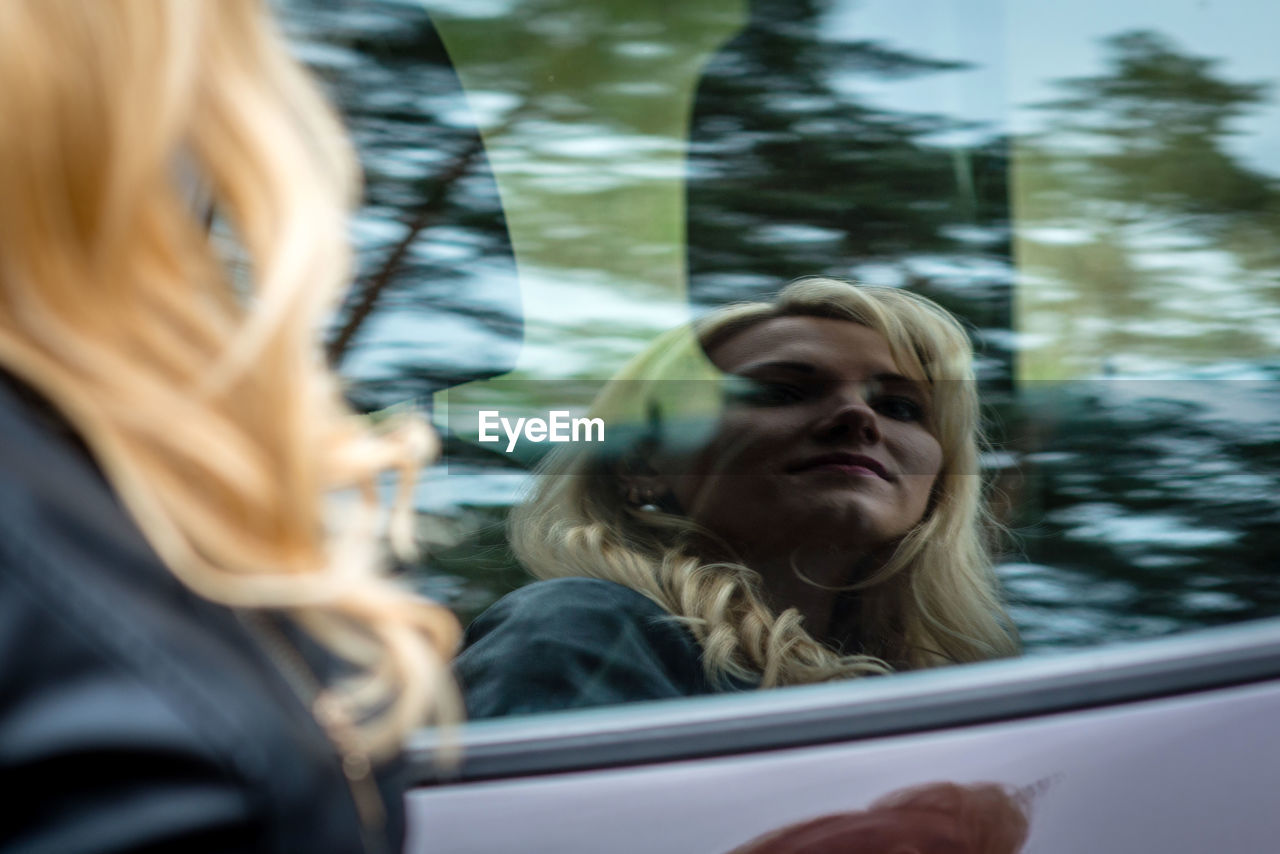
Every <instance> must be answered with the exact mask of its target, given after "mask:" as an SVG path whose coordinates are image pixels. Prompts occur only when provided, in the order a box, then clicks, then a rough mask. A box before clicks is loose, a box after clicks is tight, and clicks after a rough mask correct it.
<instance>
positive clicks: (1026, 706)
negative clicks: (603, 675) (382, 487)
mask: <svg viewBox="0 0 1280 854" xmlns="http://www.w3.org/2000/svg"><path fill="white" fill-rule="evenodd" d="M1277 679H1280V619H1276V620H1263V621H1258V622H1254V623H1248V624H1243V625H1237V626H1230V627H1225V628H1215V629H1206V630H1201V631H1195V632H1189V633H1186V634H1181V635H1178V636H1176V637H1170V638H1161V639H1157V640H1147V641H1137V642H1132V643H1129V644H1124V645H1118V646H1108V647H1103V648H1100V649H1091V650H1087V651H1074V652H1069V653H1063V654H1060V655H1054V656H1051V657H1050V656H1045V657H1032V658H1022V659H1012V660H1005V661H997V662H985V663H981V664H970V665H963V666H955V667H948V668H943V669H938V670H931V671H922V672H916V673H903V674H898V675H895V676H892V677H890V678H887V679H886V678H871V679H863V680H855V681H846V682H840V683H831V684H825V685H813V686H803V687H796V688H788V689H785V690H778V691H767V692H751V693H744V694H726V695H719V696H715V697H698V698H690V699H686V700H663V701H657V702H645V703H633V704H629V705H626V706H611V707H607V708H599V709H588V710H581V711H570V712H557V713H549V714H545V715H527V716H521V717H519V718H510V719H502V720H493V721H480V722H477V723H474V724H469V725H466V726H464V727H462V728H461V730H460V731H458V730H455V731H454V732H453V734H452V736H448V735H446V736H444V737H442V735H441V734H440V733H439V732H435V731H422V732H420V733H417V734H416V735H415V737H414V738H413V739H412V740H411V743H410V749H409V757H410V761H411V765H412V768H413V774H412V776H411V778H410V779H411V780H412V781H413V785H415V786H418V787H422V786H438V785H448V784H459V783H472V782H481V781H489V780H499V779H504V778H511V777H528V776H535V775H543V774H559V773H566V772H573V771H588V770H601V769H607V768H617V767H622V766H637V765H648V764H654V763H660V762H673V761H681V760H690V759H701V758H708V757H715V756H727V755H739V754H746V753H754V752H760V751H766V750H777V749H780V748H799V747H808V746H814V745H821V744H830V743H836V742H849V741H857V740H861V739H869V738H878V737H885V736H894V735H907V734H911V733H920V732H929V731H933V730H940V729H949V728H953V727H962V726H972V725H977V724H984V723H995V722H999V721H1008V720H1018V719H1023V718H1031V717H1038V716H1042V715H1048V714H1055V713H1062V712H1071V711H1079V710H1084V709H1094V708H1101V707H1106V706H1113V705H1119V704H1124V703H1134V702H1140V701H1145V700H1155V699H1160V698H1165V697H1173V696H1179V695H1186V694H1193V693H1199V692H1203V691H1210V690H1214V689H1221V688H1228V687H1232V686H1238V685H1248V684H1252V683H1257V682H1264V681H1269V680H1277ZM450 738H451V739H452V741H450ZM450 745H452V748H453V749H459V748H460V751H461V755H462V757H463V758H462V761H461V762H460V763H457V764H455V765H453V766H452V767H451V766H449V764H448V762H447V760H445V759H444V758H443V757H447V755H448V753H449V750H450Z"/></svg>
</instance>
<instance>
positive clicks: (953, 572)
mask: <svg viewBox="0 0 1280 854" xmlns="http://www.w3.org/2000/svg"><path fill="white" fill-rule="evenodd" d="M788 316H816V317H827V318H837V319H843V320H848V321H850V322H853V323H860V324H863V325H865V326H868V327H870V328H872V329H874V330H876V331H877V332H879V333H881V334H882V335H884V337H885V338H886V340H887V341H888V343H889V348H890V352H891V354H892V355H893V357H894V360H895V362H896V363H897V364H898V367H899V369H901V370H903V371H904V372H905V373H907V374H908V375H911V376H913V377H914V378H917V379H922V380H924V381H925V382H926V384H927V386H928V388H929V389H930V394H931V395H932V398H933V400H932V403H931V405H930V406H929V407H928V409H929V410H930V412H931V413H933V415H931V421H930V424H929V427H930V429H931V431H932V432H933V433H934V435H935V436H936V438H937V439H938V441H939V444H940V445H941V447H942V453H943V467H942V471H941V473H940V474H939V475H938V479H937V481H936V483H935V486H934V493H933V496H932V500H931V506H930V510H929V511H928V512H927V514H926V516H925V518H924V519H923V520H922V521H921V522H920V523H919V524H918V525H917V526H916V527H915V528H914V529H913V530H912V531H911V532H910V533H908V534H907V536H905V537H904V538H903V539H902V540H901V541H900V542H899V543H898V544H897V547H896V549H895V551H894V553H893V555H892V556H891V557H890V559H889V560H888V561H886V562H885V564H884V565H883V566H881V567H880V568H879V569H878V570H877V571H875V572H874V573H873V574H872V575H871V576H870V577H868V578H865V579H862V580H860V581H859V582H857V583H856V584H852V585H850V586H849V587H848V588H847V589H848V590H849V591H851V592H856V595H857V597H858V602H859V612H858V618H857V620H856V622H855V625H856V629H857V635H858V636H857V637H856V638H851V639H850V640H851V641H853V642H854V644H853V645H854V647H855V648H858V650H859V651H858V652H856V653H853V654H842V653H838V652H836V651H834V650H832V649H830V648H829V647H827V646H826V645H824V644H822V643H821V642H819V641H818V640H817V639H815V638H814V637H813V636H812V635H810V634H809V633H808V632H807V631H806V630H805V628H804V626H803V625H802V624H801V619H800V615H799V613H798V611H796V610H795V609H787V610H785V611H783V612H782V613H781V614H776V613H774V612H773V611H772V610H771V609H770V608H769V606H768V605H766V604H765V601H764V596H763V593H762V579H761V577H760V575H759V574H758V573H757V572H755V571H754V570H752V569H751V568H750V567H748V566H745V565H743V564H741V563H737V562H734V561H732V560H730V561H714V562H710V561H708V560H707V553H708V552H709V551H725V550H724V549H720V548H718V547H717V545H716V544H714V543H713V542H712V540H711V538H709V535H708V533H707V532H705V531H700V530H699V529H698V527H697V526H696V525H695V524H694V523H693V522H691V521H690V520H688V519H685V518H683V517H680V516H676V515H674V514H670V513H653V512H639V511H638V510H637V509H636V508H635V507H633V506H631V505H630V504H628V502H626V501H624V500H623V498H622V492H623V490H621V489H620V488H619V480H618V476H619V467H620V459H621V460H625V457H626V453H627V452H626V451H625V450H624V451H622V453H621V454H617V453H614V454H613V455H612V456H611V455H607V454H602V453H600V452H597V451H592V450H586V449H587V448H589V447H590V446H577V447H574V446H564V448H563V449H561V450H559V451H557V452H555V453H553V454H551V455H549V456H548V458H547V459H546V460H545V461H544V463H543V465H542V466H540V468H539V470H538V474H539V475H540V476H538V477H535V479H534V480H535V483H534V487H533V491H532V494H531V496H530V497H529V500H528V501H526V502H525V503H524V504H523V505H521V506H519V507H517V508H516V509H515V510H514V511H513V512H512V517H511V522H510V532H511V540H512V544H513V548H514V551H515V554H516V556H517V557H518V558H519V559H520V560H521V562H522V563H523V564H524V565H525V566H526V567H527V568H528V569H529V570H530V571H531V572H532V573H533V574H534V575H536V576H538V577H541V578H552V577H560V576H576V575H586V576H590V577H595V578H603V579H606V580H609V581H614V582H617V583H619V584H623V585H625V586H627V587H630V588H632V589H634V590H637V591H639V592H641V593H644V594H645V595H646V596H648V597H649V598H651V599H653V600H654V601H655V602H657V603H658V604H659V605H661V606H662V607H663V608H665V609H666V610H667V611H669V612H670V613H671V614H673V615H674V616H675V617H677V618H678V619H680V620H681V621H682V622H683V623H685V624H686V625H687V626H688V627H689V629H690V630H691V631H692V632H693V634H694V636H695V637H696V638H697V639H698V641H699V642H700V643H701V645H702V647H703V666H704V668H705V670H706V672H707V674H708V676H709V677H710V678H712V679H713V680H720V681H723V680H724V679H725V678H726V677H734V678H738V679H744V680H748V681H758V682H759V684H760V685H761V687H768V686H773V685H786V684H799V683H809V682H819V681H825V680H829V679H837V678H843V677H850V676H861V675H869V674H876V673H885V672H888V671H890V670H892V669H894V668H921V667H931V666H936V665H939V664H944V663H949V662H965V661H977V660H982V659H987V658H994V657H1000V656H1008V655H1014V654H1016V653H1017V651H1018V643H1017V640H1016V630H1015V629H1014V628H1013V626H1012V623H1011V621H1010V620H1009V618H1008V616H1007V614H1006V613H1005V610H1004V607H1003V604H1002V602H1001V598H1000V595H999V585H998V583H997V581H996V578H995V574H994V572H993V570H992V561H991V557H990V553H989V546H988V542H987V539H988V536H987V534H988V532H990V531H991V530H992V529H993V528H995V527H996V526H995V525H994V523H993V522H992V521H991V520H990V519H989V517H988V515H987V511H986V507H985V502H984V500H983V486H982V482H981V477H980V475H979V473H978V472H979V448H980V445H981V442H982V437H981V430H980V414H979V406H978V398H977V392H976V383H975V379H974V373H973V356H972V349H971V347H970V344H969V339H968V336H967V334H966V333H965V331H964V329H963V327H961V326H960V324H959V323H958V322H957V321H956V320H955V318H954V317H952V316H951V315H950V314H949V313H948V312H947V311H946V310H944V309H942V308H941V307H939V306H938V305H937V304H935V303H933V302H932V301H930V300H928V299H926V298H924V297H921V296H919V295H916V294H913V293H910V292H907V291H903V290H899V289H895V288H872V287H862V286H856V285H853V284H850V283H848V282H842V281H838V280H834V279H820V278H811V279H803V280H800V281H798V282H795V283H793V284H791V285H789V286H788V287H787V288H785V289H784V290H783V291H782V292H781V293H780V294H779V296H778V298H777V300H776V301H775V302H773V303H746V304H739V305H733V306H729V307H727V308H724V309H721V310H719V311H716V312H713V313H712V314H710V315H709V316H707V317H705V318H704V319H703V320H702V321H700V322H699V323H698V324H696V326H695V328H694V329H693V330H692V331H690V330H688V329H679V330H673V331H672V332H670V333H667V334H666V335H664V336H662V337H661V338H660V339H659V340H658V341H656V342H655V343H654V344H653V345H652V346H651V347H649V348H648V349H647V350H646V351H645V352H644V353H642V354H640V355H639V356H638V357H637V358H636V359H634V360H632V362H631V363H629V364H628V366H627V367H625V368H624V369H623V370H622V371H621V372H620V373H619V375H618V376H617V377H615V378H614V379H613V380H611V381H610V383H609V384H608V385H607V386H606V387H605V389H604V390H602V391H601V393H600V395H599V397H598V398H597V399H596V401H595V403H594V404H593V405H592V411H591V415H593V416H595V417H601V418H603V419H604V420H605V422H606V423H608V424H620V423H628V422H631V423H634V422H635V421H636V420H637V419H640V420H642V421H643V420H647V421H648V422H649V427H650V428H652V427H653V426H655V422H660V421H662V420H668V421H670V420H671V415H672V413H673V412H674V413H677V415H678V417H681V418H683V419H684V422H685V423H689V422H690V421H691V420H692V421H696V420H697V419H699V418H701V419H703V420H704V421H705V419H706V416H707V414H708V413H713V412H714V411H715V410H717V409H718V407H719V406H720V405H722V404H721V403H720V402H719V401H718V400H716V401H713V400H710V399H708V396H707V395H698V394H696V393H695V394H691V393H690V392H691V391H692V389H691V388H689V387H688V385H687V384H682V383H672V382H670V379H672V378H673V377H676V376H678V377H679V378H681V379H692V378H695V377H697V376H701V377H703V378H711V377H713V376H722V375H721V374H719V372H718V371H717V370H716V369H715V368H714V366H712V365H710V363H709V361H708V360H707V359H706V357H705V355H704V353H705V352H707V351H709V350H710V349H712V348H713V347H714V346H715V345H716V344H718V343H720V342H722V341H724V340H726V339H728V338H729V337H731V336H733V335H735V334H737V333H738V332H741V331H742V330H743V329H746V328H748V327H751V326H754V325H756V324H758V323H761V322H763V321H765V320H769V319H771V318H775V317H788ZM701 385H702V387H708V386H710V384H708V383H702V384H701ZM720 385H722V384H720V383H717V384H716V386H717V387H719V386H720ZM666 387H674V388H671V389H668V388H666ZM690 416H692V418H691V417H690ZM728 553H729V554H731V553H732V552H731V544H730V546H729V550H728ZM800 569H802V568H800Z"/></svg>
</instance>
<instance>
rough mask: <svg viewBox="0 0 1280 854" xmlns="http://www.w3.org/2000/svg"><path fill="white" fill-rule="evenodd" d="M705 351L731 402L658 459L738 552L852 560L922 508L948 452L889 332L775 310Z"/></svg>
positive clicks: (897, 532) (676, 488) (906, 525)
mask: <svg viewBox="0 0 1280 854" xmlns="http://www.w3.org/2000/svg"><path fill="white" fill-rule="evenodd" d="M708 355H709V356H710V358H711V360H712V361H713V362H714V363H715V364H716V365H717V366H718V367H719V368H720V369H721V370H723V371H725V372H726V374H728V375H730V376H729V383H730V385H729V389H730V391H729V394H728V403H727V406H726V409H725V411H724V413H723V415H722V417H721V419H720V421H719V424H718V426H717V428H716V430H715V432H714V434H713V435H712V437H711V438H710V440H709V441H708V442H707V443H706V444H705V445H703V446H702V447H701V448H700V449H698V450H696V451H693V452H691V453H690V454H688V455H681V457H680V458H678V459H675V458H672V459H668V460H667V461H666V465H665V466H664V465H662V462H661V461H659V470H660V471H661V470H662V469H663V468H665V469H666V471H667V472H668V474H666V475H663V481H664V485H665V486H666V487H667V488H668V489H669V490H670V493H671V497H672V498H674V500H675V502H676V503H678V505H679V507H680V509H681V510H682V511H683V513H684V514H685V515H687V516H689V517H690V518H691V519H693V520H695V521H697V522H698V523H700V524H701V525H702V526H704V527H705V528H707V529H709V530H710V531H711V532H712V533H714V534H716V535H718V536H719V537H720V538H722V539H723V540H725V541H726V542H727V543H728V544H729V545H730V546H731V547H732V548H733V549H734V551H735V552H736V553H737V554H738V555H739V556H740V557H742V558H743V559H744V560H746V561H747V562H748V563H751V562H753V561H761V562H764V561H770V560H778V559H785V558H786V557H788V556H794V555H802V554H807V555H814V554H815V551H816V552H817V553H820V554H827V555H830V556H832V557H840V556H847V557H848V558H850V559H851V560H857V559H858V558H860V557H864V556H867V555H870V554H872V553H874V552H876V551H877V550H879V549H881V548H883V547H885V546H888V545H891V544H893V543H895V542H896V541H898V540H899V539H900V538H901V537H902V536H903V535H905V534H906V533H908V532H909V531H910V530H911V529H912V528H913V527H914V526H915V525H916V524H917V523H919V522H920V520H921V519H923V518H924V515H925V511H926V510H927V509H928V506H929V499H930V496H931V494H932V491H933V486H934V482H935V481H936V480H937V476H938V472H939V470H940V469H941V468H942V462H943V460H942V449H941V446H940V445H939V443H938V440H937V439H936V438H934V436H933V434H932V433H930V431H929V429H928V426H927V425H928V423H929V416H930V412H929V407H930V404H931V397H930V395H929V391H928V389H927V387H926V386H925V385H924V383H923V382H920V383H917V382H915V381H913V380H911V379H908V378H907V377H905V376H903V375H902V372H901V371H900V370H899V368H898V366H897V365H896V364H894V361H893V358H892V356H891V355H890V352H889V345H888V342H887V341H886V340H885V338H884V336H882V335H881V334H880V333H878V332H876V331H874V330H872V329H871V328H869V327H866V326H863V325H861V324H858V323H853V322H851V321H846V320H836V319H829V318H820V317H780V318H773V319H770V320H766V321H763V322H761V323H758V324H756V325H754V326H751V327H748V328H747V329H745V330H743V331H741V332H739V333H737V334H735V335H733V336H732V337H730V338H728V339H727V340H725V341H723V342H721V343H720V344H719V345H717V346H716V347H715V348H713V349H712V350H711V351H710V352H709V353H708Z"/></svg>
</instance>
